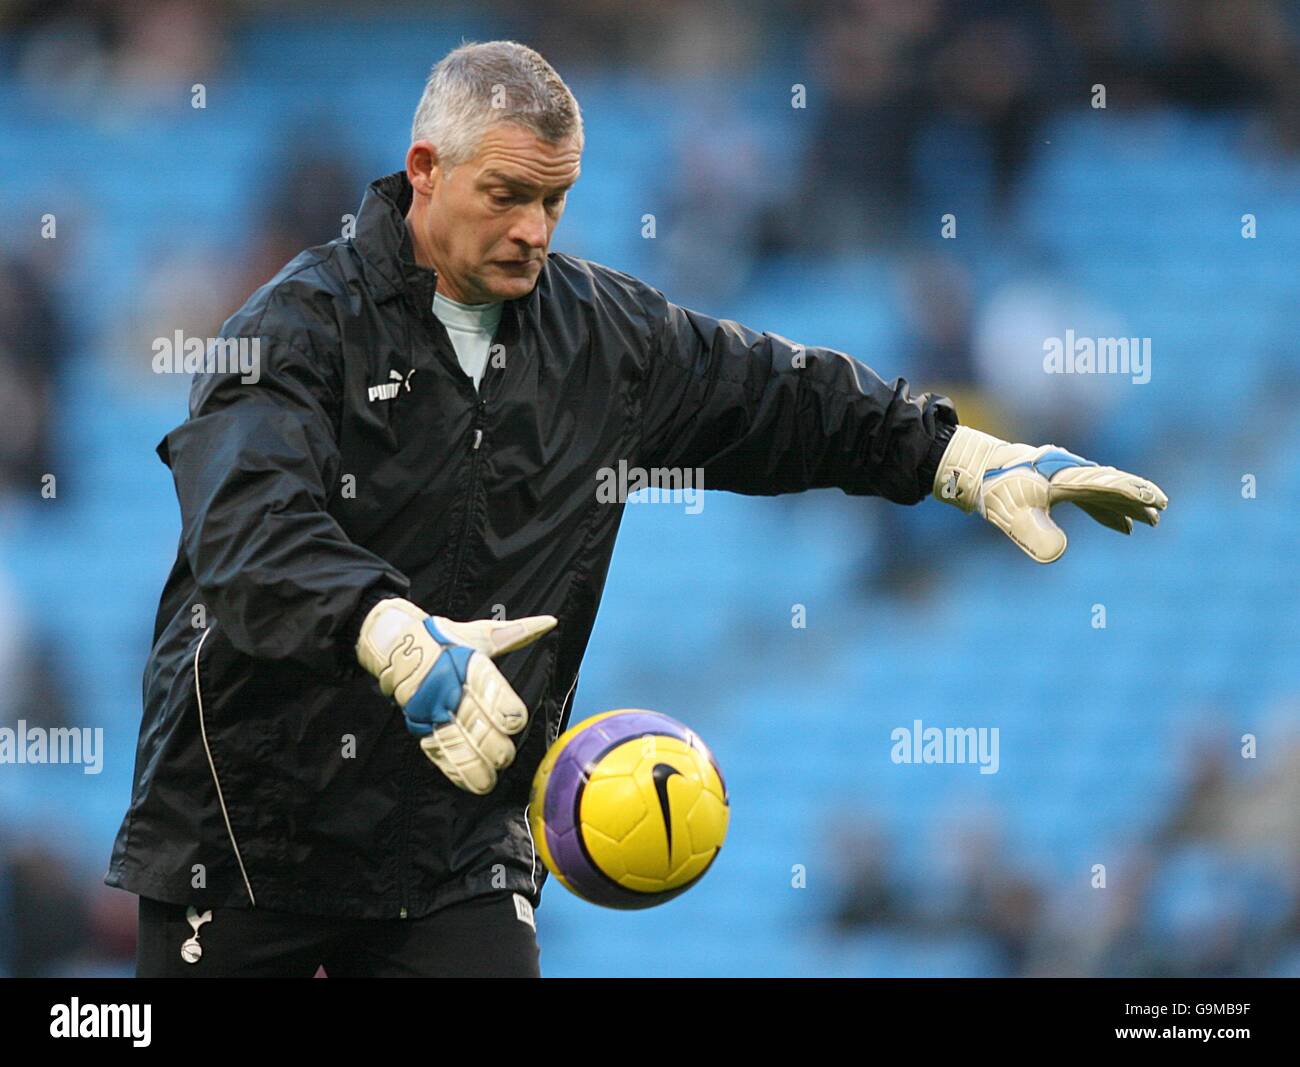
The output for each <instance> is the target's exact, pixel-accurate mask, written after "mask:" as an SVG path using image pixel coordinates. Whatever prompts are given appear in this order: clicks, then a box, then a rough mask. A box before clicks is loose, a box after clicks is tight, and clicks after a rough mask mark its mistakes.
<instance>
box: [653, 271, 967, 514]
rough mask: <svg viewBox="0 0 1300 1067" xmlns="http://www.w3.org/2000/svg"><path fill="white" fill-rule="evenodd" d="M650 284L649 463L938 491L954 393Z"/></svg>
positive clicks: (784, 480) (742, 489)
mask: <svg viewBox="0 0 1300 1067" xmlns="http://www.w3.org/2000/svg"><path fill="white" fill-rule="evenodd" d="M648 293H649V295H648V297H647V303H648V307H647V312H648V314H649V317H650V321H651V327H652V339H651V345H650V353H649V366H648V374H647V378H646V382H645V388H644V393H643V405H644V406H643V410H642V415H643V434H642V449H641V456H640V458H639V463H640V465H641V466H643V467H645V468H653V467H663V468H674V469H691V470H694V469H699V470H701V471H702V472H703V486H704V488H706V489H726V490H729V491H731V492H736V493H747V494H750V495H761V496H769V495H775V494H778V493H798V492H802V491H804V490H806V489H830V488H838V489H842V490H843V491H844V492H846V493H849V494H851V495H855V496H882V497H885V498H886V499H888V500H892V501H895V502H897V503H900V504H915V503H916V502H917V501H919V500H922V499H924V498H925V497H926V496H927V495H928V494H929V493H930V491H931V487H932V485H933V483H934V476H935V473H936V471H937V470H938V467H939V460H940V458H941V457H942V456H943V452H944V449H945V448H946V446H947V442H948V439H949V437H950V436H951V434H952V432H953V429H954V428H955V427H956V425H957V413H956V411H955V410H954V408H953V406H952V404H951V403H950V402H949V401H948V399H947V398H946V397H943V396H939V395H937V394H932V393H923V394H920V395H918V396H913V395H912V394H911V393H910V392H909V389H908V384H907V382H906V381H904V380H903V379H902V378H898V379H895V380H894V381H892V382H886V381H884V380H883V379H882V378H881V377H880V376H879V375H877V374H876V373H875V372H874V371H872V370H871V368H870V367H868V366H867V365H866V364H864V363H861V362H859V361H858V360H855V359H852V358H851V357H849V356H847V355H845V354H844V353H843V352H837V351H835V350H833V349H829V348H816V347H807V346H803V345H799V344H796V343H795V342H793V341H790V340H788V339H786V338H784V337H781V336H780V335H779V334H773V333H759V332H758V331H756V330H752V329H750V328H748V327H746V326H742V325H740V324H739V323H736V322H732V321H729V320H725V319H715V318H712V317H710V316H708V315H704V314H701V313H700V312H697V311H691V310H689V309H687V308H682V307H678V306H677V305H676V304H673V303H671V302H669V301H668V300H666V299H665V298H664V297H663V294H662V293H660V292H659V291H658V290H653V289H650V290H648Z"/></svg>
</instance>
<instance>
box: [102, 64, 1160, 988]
mask: <svg viewBox="0 0 1300 1067" xmlns="http://www.w3.org/2000/svg"><path fill="white" fill-rule="evenodd" d="M582 146H583V131H582V121H581V115H580V112H579V109H578V105H577V102H576V101H575V100H574V98H573V96H572V94H571V93H570V92H569V90H568V88H567V87H566V86H565V85H564V83H563V82H562V81H561V80H560V78H559V76H558V75H557V74H556V73H555V71H554V70H552V69H551V67H550V66H549V65H548V64H547V63H546V62H545V61H544V60H543V59H542V58H541V57H540V56H539V55H537V53H535V52H533V51H532V50H530V49H528V48H525V47H523V46H521V45H518V44H514V43H512V42H493V43H489V44H476V45H466V46H464V47H461V48H458V49H456V50H455V51H454V52H452V53H451V54H450V55H448V56H447V57H446V58H445V59H444V60H442V62H440V63H439V64H438V65H437V66H436V67H435V68H434V70H433V72H432V74H431V76H430V78H429V82H428V85H427V87H426V88H425V92H424V96H423V98H422V100H421V101H420V105H419V108H418V110H417V112H416V115H415V121H414V127H413V132H412V144H411V147H410V149H409V150H408V152H407V156H406V168H405V171H403V172H398V173H395V174H391V175H389V176H387V177H385V178H381V179H379V180H377V181H375V182H374V183H373V184H372V185H371V186H370V188H369V191H368V192H367V194H366V197H365V200H364V202H363V203H362V206H361V211H360V215H359V217H358V219H357V223H356V232H355V235H353V236H347V237H344V238H340V239H338V240H335V241H332V242H330V243H329V244H327V245H324V246H322V247H319V248H314V249H310V250H308V251H306V252H304V253H302V254H301V255H300V256H298V258H296V259H294V260H293V261H292V262H291V263H289V264H288V265H287V266H286V267H285V268H284V269H283V270H282V271H281V272H280V273H279V274H278V275H277V276H276V277H275V278H273V279H272V280H271V281H270V282H268V283H267V284H266V285H264V286H263V287H262V288H261V289H259V290H258V291H257V292H255V293H254V294H253V295H252V297H250V298H249V300H248V302H247V303H246V304H245V305H244V307H243V308H241V309H240V310H239V311H238V312H237V313H236V314H235V315H234V316H233V317H232V318H230V319H229V320H228V321H227V322H226V323H225V325H224V327H223V330H222V333H223V336H224V337H226V338H230V339H244V340H245V341H248V342H250V343H251V342H254V341H256V342H257V344H258V346H259V347H258V349H257V351H258V352H259V353H260V366H259V368H258V370H259V372H258V374H257V375H255V376H250V375H244V376H242V377H241V375H240V374H239V373H238V372H237V371H234V372H231V373H220V372H217V371H213V372H211V373H203V374H198V375H196V376H195V379H194V383H193V387H192V392H191V397H190V413H189V419H188V420H187V421H186V422H185V423H184V424H183V425H181V426H179V427H177V428H176V429H175V430H173V431H172V432H171V433H169V434H168V435H167V436H166V437H165V438H164V440H163V441H162V442H161V443H160V445H159V447H158V452H159V455H160V456H161V458H162V459H163V461H164V462H165V463H167V464H168V466H169V467H170V468H171V470H172V473H173V476H174V479H175V484H176V492H177V496H178V498H179V501H180V507H181V517H182V534H181V542H180V546H179V550H178V553H177V559H176V563H175V566H174V567H173V569H172V572H171V575H170V577H169V579H168V581H167V584H166V587H165V589H164V591H163V595H162V602H161V605H160V608H159V612H158V617H157V624H156V629H155V635H154V641H155V644H154V648H153V653H152V656H151V658H150V660H149V664H148V667H147V669H146V673H145V680H144V696H145V712H144V718H143V722H142V726H141V732H140V744H139V751H138V754H137V764H136V784H135V789H134V795H133V798H132V801H131V806H130V809H129V811H128V813H127V816H126V818H125V820H124V822H123V825H122V829H121V831H120V833H119V836H118V839H117V842H116V844H115V847H114V850H113V856H112V861H111V865H110V869H109V872H108V875H107V878H106V880H107V882H108V883H109V884H110V885H115V886H120V887H122V888H125V889H128V890H130V891H132V892H134V893H137V894H139V896H140V898H141V900H140V938H141V941H140V955H139V961H138V968H137V970H138V973H139V974H141V975H166V976H190V975H194V976H201V975H266V974H298V975H310V974H312V973H314V972H315V971H316V969H317V966H318V965H321V964H323V965H324V967H325V970H326V973H328V974H330V975H332V976H345V975H467V974H497V975H536V974H538V971H539V969H538V949H537V943H536V937H535V930H534V926H533V908H534V907H536V906H537V904H538V903H539V899H540V893H541V889H542V885H543V883H544V881H545V878H546V872H545V870H544V868H543V867H542V865H541V864H540V863H539V861H538V858H537V854H536V849H535V848H534V842H533V841H532V839H531V836H530V833H529V828H528V822H527V818H526V805H527V801H528V789H529V784H530V781H531V778H532V775H533V772H534V770H535V769H536V767H537V765H538V763H539V762H540V760H541V758H542V756H543V754H544V753H545V751H546V749H547V747H548V746H549V745H550V743H551V742H552V741H553V740H554V739H555V738H556V736H557V735H558V734H559V733H560V731H561V730H562V729H564V728H565V726H566V725H567V723H568V721H569V717H570V714H571V711H572V707H573V697H574V691H575V687H576V685H577V681H578V670H579V665H580V663H581V661H582V656H583V652H584V650H585V648H586V645H587V640H588V636H589V634H590V631H591V628H592V625H593V622H594V620H595V616H596V609H597V605H598V604H599V601H600V596H601V591H602V588H603V585H604V581H605V575H606V572H607V569H608V566H609V561H610V557H611V554H612V551H613V547H614V541H615V537H616V534H617V532H618V527H619V522H620V519H621V516H622V502H614V503H610V502H607V501H606V500H604V499H603V497H602V495H598V493H597V491H596V489H597V484H598V482H599V481H600V472H601V471H606V472H607V471H610V470H616V469H618V467H619V463H620V461H622V462H625V463H627V464H628V465H629V466H637V467H640V468H643V469H647V470H648V469H652V468H656V467H657V468H669V469H675V470H679V471H685V470H692V471H694V470H697V469H698V470H701V471H703V477H704V479H705V480H704V485H705V486H707V487H709V488H713V489H727V490H731V491H733V492H740V493H749V494H775V493H789V492H798V491H801V490H805V489H811V488H817V487H838V488H839V489H842V490H843V491H844V492H846V493H850V494H854V495H871V494H875V495H880V496H884V497H886V498H888V499H890V500H893V501H897V502H899V503H903V504H912V503H916V502H918V501H920V500H921V499H923V498H924V497H925V496H926V495H927V494H929V493H930V492H931V491H932V490H937V493H938V496H939V497H940V499H942V500H945V501H947V502H949V503H951V504H954V505H956V506H958V507H960V508H962V509H963V510H966V511H977V512H979V513H980V514H982V515H984V516H985V517H986V518H988V519H990V520H991V521H993V522H995V523H996V524H997V525H998V526H999V527H1001V528H1002V529H1003V530H1004V531H1005V532H1006V533H1007V534H1008V535H1009V536H1011V537H1012V538H1013V539H1014V540H1015V541H1016V543H1017V544H1019V545H1020V546H1021V548H1023V549H1024V550H1025V551H1026V552H1027V553H1028V554H1029V555H1030V556H1032V557H1033V558H1034V559H1036V560H1038V561H1039V562H1044V563H1047V562H1051V561H1052V560H1054V559H1056V558H1057V557H1059V556H1060V554H1061V552H1063V551H1064V549H1065V537H1064V535H1063V534H1062V533H1061V532H1060V530H1059V529H1058V528H1057V527H1056V526H1055V525H1054V524H1053V523H1052V521H1051V520H1050V518H1049V517H1048V510H1049V508H1050V506H1051V505H1052V504H1053V503H1056V502H1058V501H1061V500H1073V501H1075V502H1077V503H1078V504H1079V505H1080V506H1082V507H1083V508H1085V509H1086V510H1087V511H1088V512H1089V513H1090V514H1092V515H1093V516H1094V517H1095V518H1097V519H1098V520H1099V521H1101V522H1104V523H1106V524H1107V525H1109V526H1112V527H1114V528H1115V529H1118V530H1121V531H1123V532H1125V533H1127V532H1128V531H1129V530H1130V529H1131V528H1132V521H1133V520H1134V519H1137V520H1139V521H1142V522H1147V523H1150V524H1152V525H1154V524H1155V522H1156V519H1157V509H1159V508H1163V507H1164V506H1165V502H1166V501H1165V497H1164V495H1163V494H1162V493H1161V492H1160V491H1159V490H1158V489H1157V488H1156V487H1155V486H1153V485H1151V484H1150V483H1147V482H1144V481H1142V480H1141V479H1139V478H1134V477H1132V476H1131V475H1127V474H1124V473H1122V472H1119V471H1115V470H1113V469H1111V468H1107V467H1098V466H1096V465H1094V464H1090V463H1088V462H1087V461H1085V460H1082V459H1080V458H1079V457H1076V456H1073V455H1071V454H1070V453H1068V452H1065V451H1063V450H1060V449H1057V448H1055V447H1054V446H1047V447H1045V448H1031V447H1029V446H1025V445H1017V444H1009V443H1007V442H1004V441H1000V440H998V439H996V438H993V437H990V436H988V435H985V434H981V433H979V432H978V431H975V430H971V429H969V428H966V427H960V426H958V424H957V417H956V413H955V412H954V410H953V408H952V405H951V404H950V403H949V402H948V401H947V400H946V399H944V398H942V397H939V396H934V395H930V394H923V395H920V396H916V397H913V396H911V395H910V393H909V391H908V387H907V384H906V383H905V382H903V381H902V380H898V381H895V382H893V383H886V382H884V381H883V380H881V379H880V378H879V377H878V376H877V375H876V374H874V373H873V372H872V371H871V370H870V369H868V368H867V367H866V366H864V365H863V364H861V363H859V362H857V361H855V360H853V359H850V358H849V357H848V356H845V355H843V354H841V353H838V352H833V351H830V350H827V349H823V348H804V347H801V346H797V345H794V344H792V343H791V342H789V341H787V340H785V339H784V338H781V337H778V336H775V335H772V334H764V333H758V332H755V331H753V330H750V329H747V328H746V327H743V326H741V325H738V324H736V323H734V322H730V321H719V320H716V319H713V318H710V317H708V316H706V315H702V314H699V313H697V312H694V311H689V310H686V309H684V308H681V307H678V306H676V305H674V304H672V303H670V302H669V301H668V300H667V299H666V298H665V297H664V296H663V294H662V293H660V292H659V291H657V290H655V289H653V288H651V287H650V286H648V285H646V284H644V283H643V282H640V281H638V280H637V279H635V278H632V277H629V276H628V275H626V274H622V273H620V272H618V271H615V270H611V269H609V268H607V267H603V266H599V265H597V264H593V263H589V262H587V261H584V260H581V259H577V258H574V257H571V256H565V255H559V254H548V248H549V245H550V240H551V237H552V235H553V233H554V231H555V226H556V224H557V223H558V222H559V219H560V216H561V214H562V212H563V209H564V203H565V197H566V195H567V194H568V191H569V189H570V188H571V187H572V185H573V183H574V182H575V181H576V180H577V178H578V175H579V169H580V160H581V153H582ZM253 377H256V381H252V380H251V378H253ZM376 680H377V681H378V685H376V684H375V683H376ZM388 698H391V699H392V701H394V702H395V703H396V706H397V708H400V713H398V712H397V710H396V709H395V708H394V705H393V703H390V702H389V699H388Z"/></svg>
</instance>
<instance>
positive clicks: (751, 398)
mask: <svg viewBox="0 0 1300 1067" xmlns="http://www.w3.org/2000/svg"><path fill="white" fill-rule="evenodd" d="M649 294H650V295H649V296H648V297H647V311H648V314H649V316H650V321H651V325H652V329H653V334H652V343H651V351H650V360H649V370H648V374H647V379H646V385H645V392H644V409H643V416H644V427H643V429H644V432H643V436H642V456H641V459H640V463H641V465H642V466H644V467H647V468H653V467H664V468H676V469H682V468H691V469H699V470H701V471H702V472H703V487H704V488H706V489H727V490H731V491H733V492H739V493H748V494H755V495H770V494H777V493H793V492H801V491H803V490H805V489H818V488H832V487H834V488H839V489H842V490H843V491H844V492H846V493H849V494H851V495H878V496H883V497H885V498H886V499H888V500H892V501H895V502H897V503H900V504H914V503H916V502H917V501H919V500H922V499H923V498H924V497H926V496H927V495H929V494H930V493H931V492H933V493H935V495H936V496H937V497H938V498H939V499H940V500H942V501H944V502H945V503H949V504H953V505H955V506H957V507H959V508H961V509H962V510H963V511H966V512H978V513H979V514H980V515H981V516H983V517H984V518H986V519H987V520H988V521H990V522H992V523H993V524H994V525H996V526H997V527H998V528H999V529H1000V530H1002V531H1003V533H1005V534H1006V535H1007V536H1008V537H1010V538H1011V539H1012V540H1013V541H1014V542H1015V543H1016V544H1017V545H1019V546H1020V548H1021V549H1022V550H1023V551H1024V552H1025V553H1026V554H1027V555H1028V556H1029V557H1030V558H1031V559H1034V560H1035V561H1037V562H1039V563H1051V562H1053V561H1054V560H1057V559H1059V558H1060V556H1061V554H1062V553H1063V552H1064V551H1065V546H1066V538H1065V534H1064V533H1063V532H1062V531H1061V529H1060V528H1059V527H1058V526H1057V525H1056V523H1055V522H1053V521H1052V519H1051V516H1050V510H1051V507H1052V505H1053V504H1057V503H1061V502H1070V503H1074V504H1077V505H1078V506H1079V507H1080V508H1082V509H1083V510H1084V511H1085V512H1087V513H1088V514H1089V515H1091V516H1092V517H1093V518H1094V519H1096V520H1097V521H1098V522H1100V523H1102V524H1103V525H1106V526H1108V527H1110V528H1111V529H1113V530H1117V531H1118V532H1120V533H1125V534H1127V533H1129V532H1130V531H1131V530H1132V529H1133V520H1135V519H1136V520H1137V521H1139V522H1143V523H1146V524H1147V525H1150V526H1155V525H1156V523H1157V522H1158V521H1159V512H1160V511H1161V510H1163V509H1164V508H1165V506H1166V505H1167V504H1168V498H1167V497H1166V496H1165V494H1164V493H1163V492H1162V491H1161V490H1160V488H1159V487H1158V486H1156V485H1154V484H1153V483H1151V482H1149V481H1146V480H1145V479H1143V478H1139V477H1136V476H1134V475H1131V474H1127V473H1125V472H1124V471H1119V470H1116V469H1115V468H1113V467H1103V466H1099V465H1098V464H1096V463H1093V462H1091V461H1089V460H1086V459H1083V458H1082V457H1079V456H1076V455H1074V454H1073V453H1070V452H1067V451H1066V450H1065V449H1062V448H1058V447H1057V446H1056V445H1043V446H1038V447H1036V446H1031V445H1022V444H1013V443H1010V442H1007V441H1003V440H1001V439H999V438H996V437H992V436H990V435H988V434H984V433H981V432H980V431H978V430H974V429H971V428H970V427H966V426H959V425H958V420H957V413H956V411H955V410H954V409H953V406H952V404H951V403H950V402H949V401H948V400H947V398H945V397H942V396H938V395H936V394H933V393H922V394H919V395H917V396H912V395H911V394H910V392H909V389H908V385H907V382H906V381H904V380H903V379H901V378H899V379H896V380H894V381H893V382H885V381H884V380H883V379H882V378H881V377H880V376H879V375H877V374H876V373H875V372H874V371H873V370H871V368H869V367H867V366H866V365H865V364H863V363H861V362H859V361H858V360H855V359H853V358H852V357H850V356H848V355H846V354H844V353H843V352H837V351H835V350H833V349H828V348H813V347H806V346H803V345H799V344H796V343H795V342H793V341H789V340H787V339H786V338H784V337H781V336H779V335H777V334H771V333H759V332H757V331H755V330H751V329H749V328H748V327H745V326H742V325H740V324H739V323H735V322H731V321H728V320H719V319H714V318H712V317H710V316H708V315H704V314H701V313H700V312H696V311H691V310H689V309H686V308H682V307H679V306H677V305H675V304H673V303H672V302H671V301H668V300H667V299H666V298H664V296H663V294H662V293H660V292H658V290H653V289H652V290H649Z"/></svg>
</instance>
